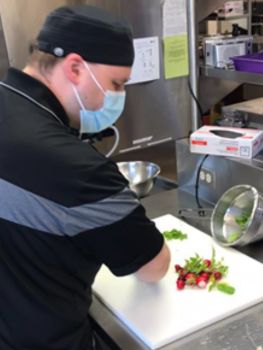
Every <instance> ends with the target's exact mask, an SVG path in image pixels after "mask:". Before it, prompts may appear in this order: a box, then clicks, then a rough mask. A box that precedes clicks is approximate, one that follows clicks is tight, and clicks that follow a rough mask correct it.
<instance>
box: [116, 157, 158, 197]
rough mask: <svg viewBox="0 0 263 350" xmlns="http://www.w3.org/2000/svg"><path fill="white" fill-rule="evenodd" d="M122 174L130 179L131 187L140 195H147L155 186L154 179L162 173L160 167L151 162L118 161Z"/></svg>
mask: <svg viewBox="0 0 263 350" xmlns="http://www.w3.org/2000/svg"><path fill="white" fill-rule="evenodd" d="M117 166H118V168H119V171H120V172H121V173H122V175H123V176H124V177H125V178H126V179H127V180H128V181H129V187H130V189H131V190H132V191H134V192H135V193H136V194H137V196H138V197H140V198H141V197H145V196H146V195H147V194H148V193H149V192H150V191H151V189H152V188H153V185H154V181H155V179H156V177H157V176H158V174H159V173H160V171H161V169H160V167H159V166H158V165H157V164H155V163H151V162H145V161H130V162H118V163H117Z"/></svg>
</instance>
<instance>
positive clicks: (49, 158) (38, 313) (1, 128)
mask: <svg viewBox="0 0 263 350" xmlns="http://www.w3.org/2000/svg"><path fill="white" fill-rule="evenodd" d="M3 82H4V84H7V85H6V86H3V85H1V86H0V281H1V286H0V349H1V350H89V349H91V331H90V326H89V322H88V318H87V315H88V310H89V306H90V303H91V285H92V283H93V281H94V278H95V275H96V273H97V272H98V270H99V268H100V266H101V264H105V265H107V266H108V268H109V269H110V270H111V271H112V272H113V273H114V274H115V275H117V276H122V275H127V274H130V273H133V272H135V271H136V270H138V269H139V268H140V267H141V266H143V265H144V264H145V263H147V262H148V261H150V260H151V259H152V258H153V257H154V256H155V255H156V254H157V253H158V252H159V251H160V249H161V247H162V244H163V238H162V235H161V234H160V233H159V231H158V230H157V229H156V228H155V225H154V224H153V223H152V222H151V221H150V220H148V219H147V218H146V216H145V211H144V209H143V207H142V206H141V205H140V203H139V201H138V200H137V198H136V197H135V196H134V194H133V193H132V192H131V191H130V190H129V189H128V188H127V181H126V180H125V179H124V178H123V177H122V175H121V174H120V173H119V171H118V169H117V167H116V164H115V163H114V162H112V161H111V160H109V159H107V158H105V157H104V156H103V155H101V154H100V153H99V152H97V151H96V150H95V149H94V148H93V147H92V146H91V145H89V144H88V143H82V142H81V141H80V140H79V139H78V137H77V136H75V135H73V134H72V132H71V129H70V128H69V125H68V118H67V115H66V114H65V111H64V109H63V107H62V106H61V104H60V103H59V101H58V100H57V99H56V97H55V96H54V95H53V94H52V92H51V91H50V90H49V89H48V88H47V87H46V86H45V85H43V84H42V83H41V82H39V81H38V80H35V79H34V78H32V77H30V76H29V75H27V74H25V73H23V72H20V71H18V70H15V69H12V68H11V69H9V71H8V73H7V76H6V78H5V79H4V81H3ZM109 288H110V286H109ZM120 292H121V291H116V293H120Z"/></svg>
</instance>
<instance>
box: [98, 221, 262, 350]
mask: <svg viewBox="0 0 263 350" xmlns="http://www.w3.org/2000/svg"><path fill="white" fill-rule="evenodd" d="M154 221H155V223H156V226H157V227H158V228H159V230H160V231H161V232H163V231H164V230H171V229H173V228H176V229H179V230H181V231H182V232H184V233H187V234H188V239H187V240H184V241H179V240H173V241H170V242H168V245H169V246H170V249H171V253H172V263H171V266H170V269H169V271H168V273H167V275H166V276H165V277H164V278H163V279H162V280H161V281H160V282H158V283H155V284H148V283H145V282H141V281H138V280H137V279H136V277H135V276H134V275H129V276H126V277H115V276H114V275H112V274H111V272H110V271H109V270H108V269H107V268H106V267H105V266H103V267H102V269H101V270H100V272H99V273H98V275H97V277H96V280H95V283H94V285H93V291H94V293H95V294H96V295H97V296H98V297H99V298H100V300H102V302H103V303H104V304H105V305H106V306H107V307H108V308H109V309H110V310H112V312H113V313H114V314H115V315H116V316H117V317H118V318H119V319H120V320H121V321H122V322H123V323H124V324H125V325H126V326H127V327H128V328H129V329H130V330H131V331H132V332H134V333H135V334H136V335H137V336H138V337H139V338H140V339H141V340H142V341H143V342H144V343H145V344H146V345H148V346H149V347H150V348H151V349H157V348H159V347H161V346H164V345H166V344H168V343H170V342H172V341H174V340H176V339H178V338H181V337H183V336H186V335H188V334H190V333H192V332H194V331H196V330H198V329H201V328H203V327H205V326H207V325H210V324H211V323H213V322H216V321H219V320H221V319H223V318H225V317H226V316H229V315H232V314H234V313H236V312H238V311H240V310H243V309H245V308H248V307H249V306H251V305H253V304H256V303H258V302H260V301H263V264H261V263H259V262H258V261H256V260H254V259H252V258H250V257H248V256H246V255H244V254H242V253H240V252H238V251H236V250H234V249H232V248H223V247H221V246H219V245H218V244H217V243H216V242H215V241H214V240H213V239H212V238H211V237H210V236H208V235H207V234H205V233H203V232H202V231H199V230H197V229H196V228H194V227H193V226H190V225H188V224H187V223H185V222H183V221H181V220H180V219H178V218H176V217H174V216H172V215H165V216H162V217H159V218H157V219H155V220H154ZM212 247H214V248H215V250H216V259H217V260H219V259H221V257H224V262H225V264H226V265H228V266H229V272H228V276H227V282H229V284H231V285H233V286H234V287H235V288H236V293H235V294H234V295H227V294H224V293H222V292H219V291H217V290H213V291H211V292H208V291H207V290H203V289H191V288H190V287H188V288H186V289H184V290H182V291H179V290H177V288H176V278H177V277H176V276H177V275H176V274H175V272H174V264H176V263H179V264H182V265H183V264H184V259H187V258H189V257H190V256H193V255H194V254H195V253H198V254H199V255H200V256H202V257H203V258H210V257H211V252H212Z"/></svg>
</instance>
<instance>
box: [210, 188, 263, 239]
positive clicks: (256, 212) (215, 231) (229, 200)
mask: <svg viewBox="0 0 263 350" xmlns="http://www.w3.org/2000/svg"><path fill="white" fill-rule="evenodd" d="M262 218H263V198H262V195H261V194H260V193H259V192H258V191H257V189H256V188H255V187H253V186H250V185H237V186H234V187H231V188H230V189H229V190H228V191H226V192H225V193H224V194H223V195H222V197H221V198H220V199H219V201H218V203H217V205H216V206H215V208H214V210H213V214H212V217H211V233H212V236H213V237H214V238H215V239H216V240H217V241H218V242H219V243H220V244H221V245H224V246H231V245H232V246H234V245H240V246H242V245H246V244H249V243H252V242H255V241H257V240H260V239H263V223H262Z"/></svg>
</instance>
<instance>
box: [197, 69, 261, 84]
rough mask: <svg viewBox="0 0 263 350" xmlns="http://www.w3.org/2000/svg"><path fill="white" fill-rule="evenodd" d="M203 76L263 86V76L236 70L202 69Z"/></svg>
mask: <svg viewBox="0 0 263 350" xmlns="http://www.w3.org/2000/svg"><path fill="white" fill-rule="evenodd" d="M200 71H201V75H202V76H205V77H208V78H216V79H223V80H232V81H236V82H239V83H243V84H245V83H247V84H255V85H263V74H256V73H248V72H240V71H236V70H234V69H221V68H213V67H209V66H201V67H200Z"/></svg>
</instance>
